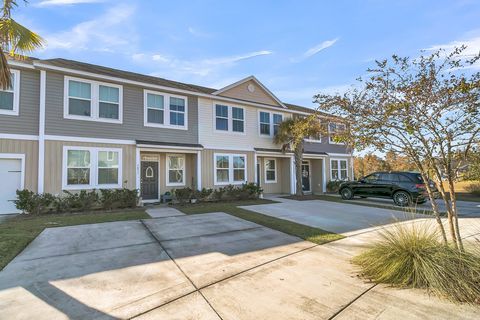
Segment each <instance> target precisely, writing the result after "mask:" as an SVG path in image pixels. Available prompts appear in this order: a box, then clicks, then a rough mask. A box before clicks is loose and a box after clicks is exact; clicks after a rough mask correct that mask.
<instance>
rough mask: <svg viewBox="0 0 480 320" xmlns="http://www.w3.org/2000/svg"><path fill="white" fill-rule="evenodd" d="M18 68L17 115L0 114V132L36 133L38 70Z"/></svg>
mask: <svg viewBox="0 0 480 320" xmlns="http://www.w3.org/2000/svg"><path fill="white" fill-rule="evenodd" d="M14 69H16V70H20V105H19V115H18V116H14V115H5V114H0V133H8V134H28V135H38V115H39V114H38V112H39V101H40V72H39V71H37V70H27V69H20V68H14Z"/></svg>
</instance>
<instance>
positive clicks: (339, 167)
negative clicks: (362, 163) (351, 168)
mask: <svg viewBox="0 0 480 320" xmlns="http://www.w3.org/2000/svg"><path fill="white" fill-rule="evenodd" d="M342 161H345V163H346V169H345V170H347V177H346V178H345V180H342V179H334V178H333V166H332V162H337V165H338V169H337V170H338V177H341V176H342V175H341V171H342V169H341V166H340V162H342ZM348 177H349V174H348V159H339V158H332V159H330V180H333V181H346V180H348Z"/></svg>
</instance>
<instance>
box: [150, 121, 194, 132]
mask: <svg viewBox="0 0 480 320" xmlns="http://www.w3.org/2000/svg"><path fill="white" fill-rule="evenodd" d="M143 126H144V127H150V128H162V129H175V130H188V127H187V126H174V125H168V124H155V123H149V122H145V123H144V124H143Z"/></svg>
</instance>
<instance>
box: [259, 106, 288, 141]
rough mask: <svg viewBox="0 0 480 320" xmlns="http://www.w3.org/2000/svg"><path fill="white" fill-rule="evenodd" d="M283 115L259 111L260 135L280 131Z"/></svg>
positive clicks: (269, 134) (270, 134) (271, 134)
mask: <svg viewBox="0 0 480 320" xmlns="http://www.w3.org/2000/svg"><path fill="white" fill-rule="evenodd" d="M282 121H283V116H282V115H281V114H279V113H270V112H266V111H260V112H259V123H260V125H259V126H260V129H259V130H260V135H263V136H274V135H276V134H277V132H278V128H279V127H280V123H281V122H282Z"/></svg>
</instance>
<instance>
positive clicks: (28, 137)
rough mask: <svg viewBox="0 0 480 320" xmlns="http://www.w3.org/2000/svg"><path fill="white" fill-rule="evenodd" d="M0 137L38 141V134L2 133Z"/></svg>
mask: <svg viewBox="0 0 480 320" xmlns="http://www.w3.org/2000/svg"><path fill="white" fill-rule="evenodd" d="M0 139H11V140H29V141H38V136H35V135H29V134H10V133H0Z"/></svg>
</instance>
